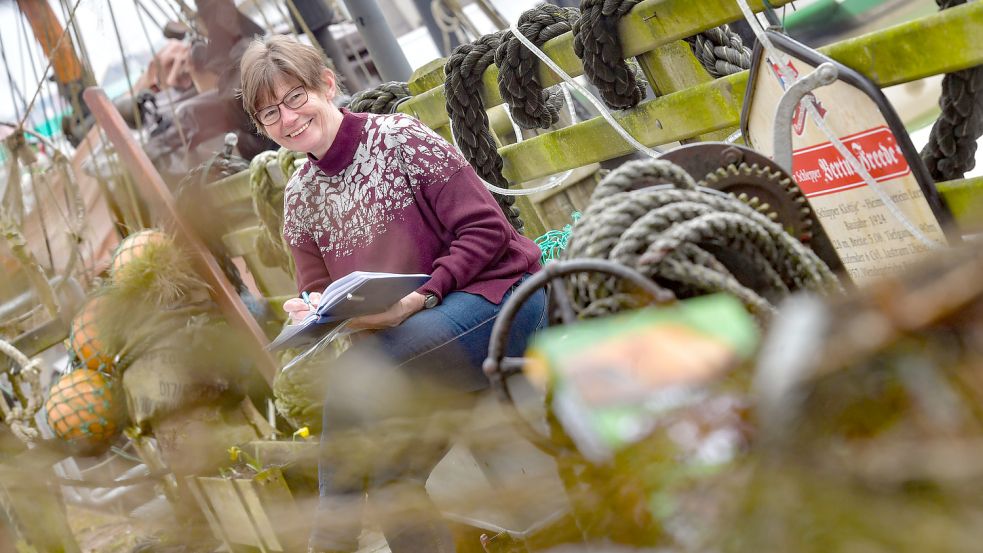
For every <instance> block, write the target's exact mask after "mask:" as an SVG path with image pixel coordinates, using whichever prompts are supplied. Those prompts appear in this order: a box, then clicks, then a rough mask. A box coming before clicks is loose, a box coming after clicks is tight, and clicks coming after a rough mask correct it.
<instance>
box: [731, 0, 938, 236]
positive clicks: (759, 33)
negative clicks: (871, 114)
mask: <svg viewBox="0 0 983 553" xmlns="http://www.w3.org/2000/svg"><path fill="white" fill-rule="evenodd" d="M737 5H738V7H739V8H740V9H741V13H743V14H744V18H745V19H746V20H747V22H748V25H750V27H751V30H752V31H753V32H754V35H755V37H757V39H758V42H760V43H761V46H762V48H763V49H764V51H765V52H766V53H767V54H768V56H769V57H771V58H772V59H773V60H774V61H776V62H777V63H778V69H779V71H780V72H781V73H782V78H783V80H785V82H786V83H788V86H791V85H792V83H795V82H796V81H798V80H799V78H800V77H797V76H796V75H794V74H792V72H791V71H790V70H789V69H788V59H787V56H785V54H784V53H783V52H782V51H780V50H778V48H776V47H775V45H774V44H772V42H771V39H770V38H768V35H767V34H765V30H764V27H762V25H761V21H759V20H758V18H757V16H755V15H754V12H753V11H751V7H750V6H748V3H747V0H737ZM776 78H777V76H776ZM802 105H803V106H804V107H805V112H806V113H807V114H808V115H809V118H810V119H811V120H812V122H813V124H815V125H816V127H817V128H818V129H819V130H820V132H822V133H823V134H824V135H825V136H826V138H827V139H829V141H830V143H831V144H832V145H833V148H834V149H836V151H837V153H839V154H840V156H842V157H843V159H845V160H846V161H847V163H849V164H850V166H851V167H852V168H853V170H854V171H855V172H856V174H857V175H859V176H860V177H861V178H863V180H864V182H865V183H867V186H868V187H869V188H870V189H871V190H873V191H874V193H875V194H877V196H878V198H880V200H881V202H883V204H884V206H885V207H887V209H888V211H889V212H890V213H891V215H892V216H893V217H894V218H895V219H896V220H897V221H898V222H899V223H900V224H901V226H903V227H904V228H905V230H907V231H908V232H909V233H911V235H912V236H913V237H915V239H917V240H918V241H919V242H921V243H922V244H924V245H925V246H926V247H928V248H929V249H933V250H934V249H939V248H943V247H945V244H943V243H940V242H938V241H936V240H934V239H933V238H930V237H929V236H928V235H926V234H925V233H924V232H922V230H921V229H919V228H918V226H916V225H915V224H914V223H913V222H912V221H911V220H910V219H909V218H908V217H907V216H906V215H905V214H904V212H903V211H901V208H900V207H899V206H898V205H897V203H895V201H894V199H893V198H891V196H890V194H888V193H887V192H886V191H885V190H884V188H883V187H882V186H881V185H880V183H879V182H877V181H876V180H874V178H873V177H871V176H870V173H869V172H868V171H867V169H866V168H865V167H864V166H863V164H862V163H860V160H858V159H857V158H856V156H854V155H853V153H852V152H851V151H850V150H849V149H847V147H846V146H845V145H844V144H843V142H842V141H840V138H839V137H838V136H837V135H836V134H835V133H834V132H833V130H832V129H830V128H829V126H828V125H827V124H826V121H825V119H824V118H823V117H821V116H820V115H819V113H817V111H816V103H815V99H814V98H813V97H809V96H807V97H806V98H805V99H803V101H802Z"/></svg>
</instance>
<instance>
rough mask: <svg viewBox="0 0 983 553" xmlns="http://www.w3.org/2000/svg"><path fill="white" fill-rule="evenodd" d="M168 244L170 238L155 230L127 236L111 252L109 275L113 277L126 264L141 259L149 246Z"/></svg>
mask: <svg viewBox="0 0 983 553" xmlns="http://www.w3.org/2000/svg"><path fill="white" fill-rule="evenodd" d="M170 242H171V237H170V236H168V235H167V234H165V233H164V232H162V231H159V230H156V229H146V230H141V231H139V232H135V233H133V234H131V235H129V236H127V237H126V238H125V239H123V241H122V242H120V244H119V246H117V247H116V251H115V252H113V260H112V262H111V263H110V272H111V274H112V275H113V276H114V277H115V276H116V274H117V273H118V272H119V271H120V269H122V268H123V267H124V266H125V265H126V264H128V263H129V262H131V261H133V260H134V259H136V258H138V257H141V256H142V255H143V254H144V252H145V251H146V249H147V246H148V245H149V244H162V243H170Z"/></svg>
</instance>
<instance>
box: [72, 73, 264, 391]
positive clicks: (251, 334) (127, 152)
mask: <svg viewBox="0 0 983 553" xmlns="http://www.w3.org/2000/svg"><path fill="white" fill-rule="evenodd" d="M83 98H84V99H85V103H86V104H88V106H89V108H90V109H91V110H92V115H93V117H95V119H96V121H97V122H98V123H99V126H100V127H102V128H103V130H105V131H106V136H108V137H109V141H110V142H111V143H112V144H113V146H114V147H115V148H116V152H117V153H118V154H119V156H120V159H121V160H122V161H123V163H124V165H126V167H127V169H128V170H129V171H130V173H131V174H132V175H133V177H134V181H135V182H136V183H137V185H138V186H139V187H140V189H141V192H142V193H143V195H144V199H146V200H147V203H148V204H150V205H151V206H152V208H153V209H155V210H156V213H157V216H158V220H160V221H162V222H163V223H164V224H165V225H167V226H168V227H169V228H170V229H171V230H173V231H174V233H175V235H176V237H177V239H178V240H179V241H180V242H181V243H182V244H185V245H187V246H188V248H189V252H190V254H191V256H192V262H193V263H194V265H195V267H196V268H197V269H198V272H199V273H200V274H201V276H202V278H204V279H205V282H207V283H208V285H209V286H210V287H211V289H212V295H213V296H214V298H215V301H216V303H218V306H219V308H220V309H221V310H222V313H223V314H224V315H225V316H226V318H227V319H228V320H229V324H230V326H232V327H233V328H236V329H238V330H240V331H242V332H243V333H244V338H245V341H246V342H247V343H246V344H245V347H247V348H249V349H251V350H252V352H253V355H254V359H255V361H256V368H257V370H259V371H260V373H261V374H262V375H263V377H264V378H265V380H266V382H267V383H269V384H270V386H271V387H272V385H273V378H274V377H275V375H276V372H277V370H278V366H277V363H276V361H275V360H274V359H273V357H272V356H271V355H270V353H269V352H268V351H266V349H265V347H264V346H266V344H268V343H269V339H268V338H267V337H266V334H265V333H264V332H263V329H262V328H261V327H260V326H259V323H257V322H256V319H254V318H253V316H252V314H250V313H249V310H248V309H247V308H246V305H245V304H244V303H242V299H241V298H240V297H239V295H238V294H237V293H236V291H235V289H233V288H232V284H231V283H230V282H229V280H228V279H227V278H226V277H225V273H223V272H222V269H221V268H220V267H219V266H218V263H217V262H216V261H215V257H214V256H212V254H211V253H210V252H209V251H208V248H206V247H205V245H204V243H203V242H202V241H201V239H200V238H199V237H198V235H197V233H196V232H195V231H194V229H192V228H191V226H189V225H188V223H187V222H186V221H184V218H183V217H182V216H181V214H180V213H178V210H177V205H176V202H175V200H174V196H173V195H172V194H171V191H170V189H168V188H167V184H166V183H165V182H164V179H163V178H162V177H161V176H160V173H158V172H157V169H156V168H154V165H153V163H151V162H150V158H148V157H147V154H146V153H145V152H144V151H143V150H141V149H140V147H139V146H138V145H137V143H136V141H135V140H134V139H133V136H132V135H131V134H130V133H129V130H128V129H127V128H126V123H124V122H123V118H122V117H121V116H120V114H119V112H118V111H117V110H116V107H115V106H113V104H112V102H111V101H110V100H109V97H107V96H106V93H105V92H104V91H103V90H102V89H101V88H97V87H91V88H88V89H86V90H85V92H84V93H83Z"/></svg>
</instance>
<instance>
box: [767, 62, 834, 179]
mask: <svg viewBox="0 0 983 553" xmlns="http://www.w3.org/2000/svg"><path fill="white" fill-rule="evenodd" d="M838 77H839V71H838V70H837V69H836V66H835V65H833V64H832V63H829V62H825V63H823V64H822V65H820V66H819V67H817V68H816V69H815V71H813V72H812V73H809V74H808V75H806V76H804V77H802V78H800V79H799V80H797V81H795V83H793V84H792V86H790V87H788V89H787V90H786V91H785V94H783V95H782V99H781V100H779V101H778V108H777V109H776V110H775V134H774V136H775V163H777V164H778V165H780V166H781V167H782V169H784V170H785V171H786V172H787V173H791V172H792V118H793V117H794V116H795V109H796V108H797V107H798V106H799V102H801V101H802V99H803V98H805V97H806V95H807V94H809V93H810V92H812V91H813V90H816V89H817V88H819V87H823V86H826V85H828V84H832V83H833V82H835V81H836V79H837V78H838Z"/></svg>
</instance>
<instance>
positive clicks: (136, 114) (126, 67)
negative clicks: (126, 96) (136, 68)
mask: <svg viewBox="0 0 983 553" xmlns="http://www.w3.org/2000/svg"><path fill="white" fill-rule="evenodd" d="M106 5H107V6H109V18H110V20H112V22H113V33H115V34H116V44H117V45H118V46H119V55H120V57H121V58H122V62H123V73H124V74H125V75H126V87H127V88H128V89H129V90H130V105H131V107H132V108H133V121H134V122H135V123H136V126H137V130H138V132H137V136H139V137H140V146H142V147H144V148H145V147H146V146H147V143H146V139H145V138H144V136H143V132H142V131H143V117H142V114H141V113H140V108H139V107H138V106H137V95H136V93H134V92H133V78H132V77H131V76H130V64H129V63H128V62H127V61H126V50H125V49H124V48H123V37H122V36H121V35H120V34H119V23H117V21H116V11H115V10H114V9H113V3H112V1H109V2H106Z"/></svg>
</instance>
